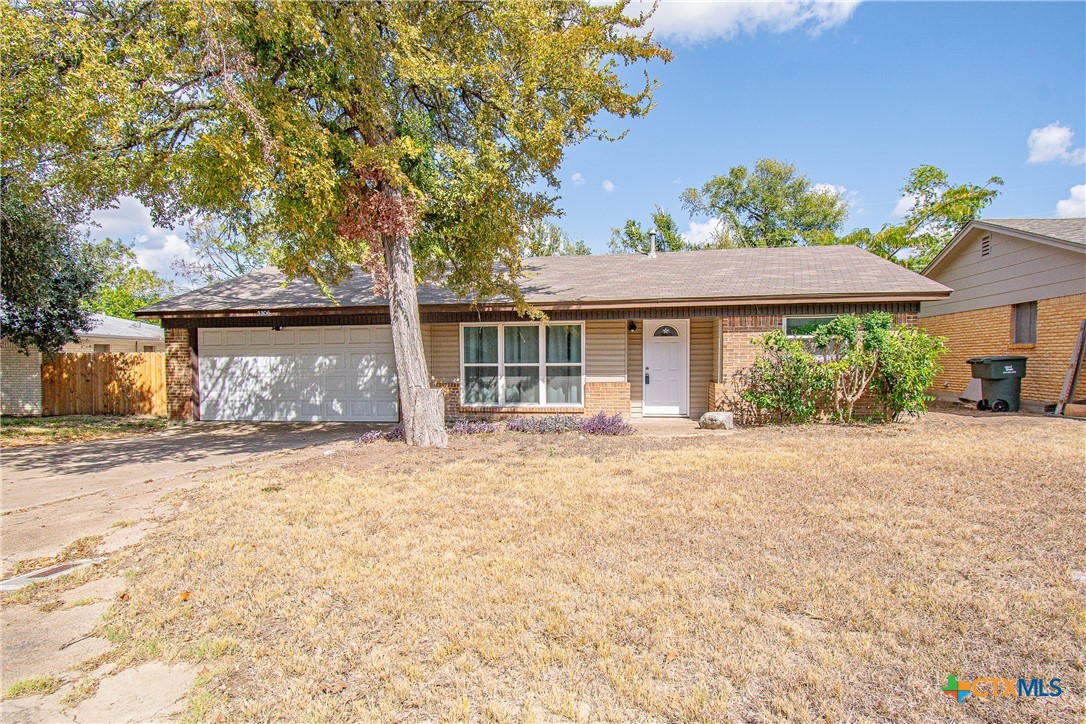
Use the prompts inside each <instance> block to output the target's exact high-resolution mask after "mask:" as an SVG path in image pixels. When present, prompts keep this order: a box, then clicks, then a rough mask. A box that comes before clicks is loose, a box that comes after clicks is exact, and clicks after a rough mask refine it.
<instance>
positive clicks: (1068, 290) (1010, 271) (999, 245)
mask: <svg viewBox="0 0 1086 724" xmlns="http://www.w3.org/2000/svg"><path fill="white" fill-rule="evenodd" d="M922 273H923V274H924V276H926V277H928V278H930V279H933V280H935V281H937V282H940V283H941V284H945V285H946V286H948V287H951V288H952V289H953V290H954V291H953V293H952V294H951V295H950V296H949V297H948V298H946V299H941V300H932V301H927V302H924V303H923V304H921V307H920V319H919V322H918V324H919V325H920V326H921V327H923V328H924V329H925V330H927V331H928V332H930V333H931V334H937V335H939V336H942V337H946V338H947V339H948V343H947V346H948V348H949V352H948V354H947V355H946V356H945V357H944V358H943V359H942V366H943V372H942V374H941V375H939V377H937V378H936V381H935V394H936V395H937V396H939V397H941V398H944V399H956V398H957V397H958V396H960V395H961V394H962V392H964V391H965V388H966V385H968V383H969V380H970V377H971V375H970V369H969V365H968V364H966V360H967V359H969V358H971V357H979V356H983V355H993V354H1018V355H1023V356H1025V357H1027V358H1028V361H1027V363H1026V377H1025V379H1024V380H1022V399H1023V401H1024V402H1025V403H1026V404H1027V408H1028V407H1032V408H1033V409H1038V408H1040V407H1042V406H1043V405H1045V404H1049V403H1053V402H1055V401H1056V400H1057V398H1058V397H1059V395H1060V391H1061V389H1062V387H1063V383H1064V378H1065V376H1066V374H1067V367H1068V364H1069V363H1070V360H1071V354H1072V350H1073V348H1074V344H1075V338H1076V337H1077V335H1078V331H1079V326H1080V325H1081V323H1082V320H1083V319H1086V219H986V220H983V221H974V222H972V223H970V224H969V225H967V226H966V227H965V228H964V229H962V231H961V232H960V233H958V235H957V236H955V237H954V238H953V239H952V240H951V241H950V243H949V244H947V246H946V247H945V248H944V249H943V250H942V251H941V252H940V253H939V255H938V256H936V257H935V259H933V260H932V262H931V263H930V264H929V265H928V266H927V268H926V269H924V271H923V272H922ZM1081 395H1082V392H1081V391H1080V392H1079V396H1081Z"/></svg>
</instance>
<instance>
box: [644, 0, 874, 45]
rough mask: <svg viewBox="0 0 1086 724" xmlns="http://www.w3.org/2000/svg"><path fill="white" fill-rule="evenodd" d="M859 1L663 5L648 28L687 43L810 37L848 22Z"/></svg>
mask: <svg viewBox="0 0 1086 724" xmlns="http://www.w3.org/2000/svg"><path fill="white" fill-rule="evenodd" d="M859 4H860V0H782V1H780V2H757V1H753V2H752V1H750V0H745V1H740V2H718V1H713V0H691V1H688V2H678V1H676V2H661V3H660V4H659V6H658V8H657V10H656V12H655V13H654V14H653V16H652V17H651V18H650V19H649V22H648V27H649V28H650V29H651V30H653V31H654V32H655V33H656V34H657V35H659V36H661V37H666V38H671V39H674V40H679V41H682V42H687V43H696V42H702V41H707V40H713V39H716V38H722V39H724V40H730V39H732V38H734V37H735V36H737V35H739V34H740V33H746V34H748V35H753V34H754V33H757V32H759V31H763V30H764V31H766V32H770V33H785V32H788V31H790V30H795V29H796V28H805V29H806V30H807V32H808V33H810V34H811V35H817V34H818V33H820V32H822V31H823V30H828V29H829V28H834V27H837V26H838V25H841V24H842V23H844V22H845V21H846V20H848V19H849V18H850V17H851V16H852V13H853V11H854V10H855V9H856V6H857V5H859ZM651 9H652V3H651V2H648V1H647V0H641V1H638V2H633V3H631V4H630V7H629V8H628V9H627V13H628V14H632V15H636V14H638V13H639V12H648V11H649V10H651Z"/></svg>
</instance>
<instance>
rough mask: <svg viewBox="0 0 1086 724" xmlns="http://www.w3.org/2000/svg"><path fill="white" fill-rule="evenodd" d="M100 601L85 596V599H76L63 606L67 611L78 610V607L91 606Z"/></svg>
mask: <svg viewBox="0 0 1086 724" xmlns="http://www.w3.org/2000/svg"><path fill="white" fill-rule="evenodd" d="M101 600H102V599H100V598H98V597H96V596H87V597H85V598H77V599H75V600H74V601H69V602H68V603H66V604H64V608H66V609H68V608H79V607H80V606H90V605H92V604H95V603H98V602H99V601H101Z"/></svg>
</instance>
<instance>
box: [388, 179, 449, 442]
mask: <svg viewBox="0 0 1086 724" xmlns="http://www.w3.org/2000/svg"><path fill="white" fill-rule="evenodd" d="M385 193H389V194H393V195H399V193H400V192H399V191H398V190H389V191H386V192H385ZM383 245H384V251H385V266H386V268H387V269H388V280H389V281H388V311H389V314H390V315H391V317H392V348H393V351H394V352H395V354H396V379H397V381H398V383H399V388H400V414H401V415H402V417H403V432H404V440H405V441H406V442H407V444H408V445H418V446H420V447H427V446H434V447H446V446H447V445H448V444H449V438H448V435H447V434H446V432H445V398H444V396H443V395H442V393H441V390H435V389H431V388H430V374H429V372H428V371H427V369H426V354H425V352H424V351H423V347H422V324H421V322H419V297H418V289H417V288H416V286H415V262H414V259H412V258H411V240H410V239H408V238H407V237H390V236H386V237H385V238H384V239H383Z"/></svg>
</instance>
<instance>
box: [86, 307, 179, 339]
mask: <svg viewBox="0 0 1086 724" xmlns="http://www.w3.org/2000/svg"><path fill="white" fill-rule="evenodd" d="M81 336H83V337H111V338H113V339H138V340H147V341H152V342H161V341H163V340H164V339H165V333H164V332H163V331H162V327H159V326H157V325H154V324H147V323H146V322H137V321H135V320H132V319H121V318H120V317H110V316H109V315H107V314H92V315H91V328H90V330H88V331H87V332H85V333H83V334H82V335H81Z"/></svg>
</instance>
